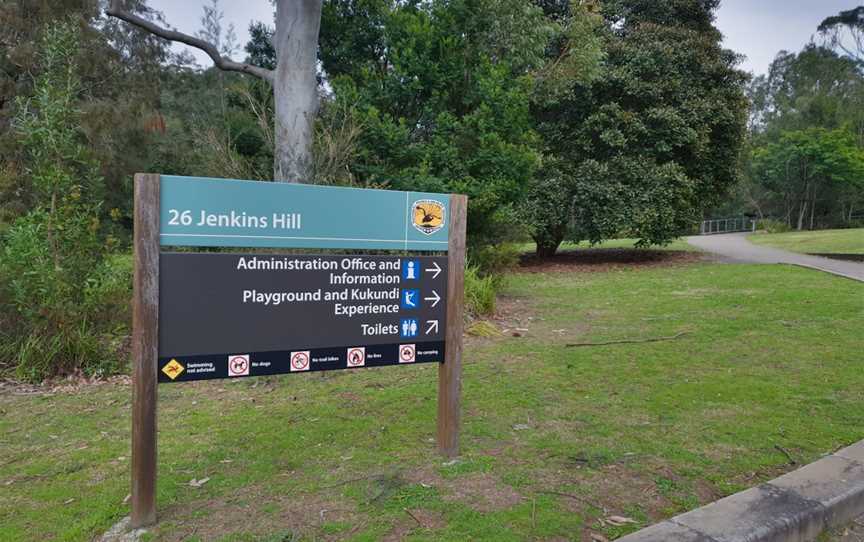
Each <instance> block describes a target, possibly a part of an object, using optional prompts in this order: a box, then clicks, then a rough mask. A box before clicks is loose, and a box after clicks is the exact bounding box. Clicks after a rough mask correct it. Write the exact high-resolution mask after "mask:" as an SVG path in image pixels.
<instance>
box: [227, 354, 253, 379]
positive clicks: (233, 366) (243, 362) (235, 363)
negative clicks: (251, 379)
mask: <svg viewBox="0 0 864 542" xmlns="http://www.w3.org/2000/svg"><path fill="white" fill-rule="evenodd" d="M228 376H249V354H244V355H234V356H228Z"/></svg>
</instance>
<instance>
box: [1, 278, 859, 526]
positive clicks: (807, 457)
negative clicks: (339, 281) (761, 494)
mask: <svg viewBox="0 0 864 542" xmlns="http://www.w3.org/2000/svg"><path fill="white" fill-rule="evenodd" d="M508 285H509V286H508V291H507V296H506V297H505V298H504V299H502V307H503V308H504V310H505V311H506V312H505V314H504V316H503V318H504V323H503V324H502V327H505V328H507V329H514V328H516V327H518V328H520V329H521V330H522V331H520V332H519V335H520V336H519V337H515V336H512V335H513V334H512V333H511V332H508V333H506V334H505V336H503V337H499V338H493V339H490V338H484V339H471V340H469V342H468V343H467V345H466V348H465V355H464V360H465V365H464V382H463V397H464V401H463V432H462V450H463V454H462V457H461V459H460V460H459V461H458V462H456V463H448V462H444V461H443V460H442V459H440V458H438V457H437V456H436V454H435V452H434V444H433V442H432V438H433V437H434V434H435V388H436V382H437V377H436V374H437V373H436V368H435V367H434V366H429V365H425V366H416V367H399V368H383V369H367V370H363V371H356V372H350V373H349V372H336V373H326V374H323V375H322V374H320V373H314V374H305V375H293V376H286V377H279V378H269V379H266V378H261V379H248V380H241V381H217V382H210V383H196V384H183V385H181V384H176V385H163V386H161V387H160V388H159V401H160V403H159V486H158V487H159V490H158V491H159V493H158V497H159V500H158V503H159V516H160V524H159V526H158V527H157V528H156V529H154V530H152V531H151V532H150V533H149V535H148V539H149V540H235V541H240V540H272V541H277V540H291V539H292V537H296V539H302V540H336V539H339V540H358V541H361V540H362V541H365V540H368V541H372V540H380V539H382V538H384V537H386V536H388V535H391V536H394V537H398V536H405V537H407V538H409V539H410V540H453V541H457V540H467V539H473V540H494V541H501V540H514V541H515V540H526V539H535V540H544V539H573V538H576V539H579V538H580V537H581V538H582V539H585V538H586V537H587V536H588V533H589V532H597V533H603V534H605V535H606V536H607V537H610V538H613V537H616V536H620V535H622V534H625V533H626V532H630V531H633V530H635V529H637V528H639V527H641V526H644V525H647V524H649V523H651V522H653V521H656V520H659V519H661V518H665V517H669V516H671V515H674V514H676V513H679V512H681V511H683V510H687V509H690V508H693V507H695V506H698V505H699V504H703V503H706V502H709V501H711V500H714V499H716V498H718V497H720V496H722V495H725V494H728V493H731V492H734V491H737V490H740V489H743V488H745V487H748V486H751V485H754V484H757V483H759V482H761V481H764V480H767V479H770V478H773V477H774V476H776V475H777V474H779V473H781V472H784V471H786V470H790V469H791V468H793V467H791V466H789V465H788V463H787V458H786V457H785V456H784V455H783V454H782V453H781V452H779V451H778V449H777V448H776V446H780V447H782V448H783V449H785V450H787V451H789V453H791V454H792V455H793V457H794V458H795V459H796V461H798V462H799V463H805V462H808V461H811V460H814V459H816V458H818V457H819V456H820V455H821V454H823V453H826V452H829V451H832V450H834V449H836V448H837V447H839V446H842V445H846V444H850V443H852V442H854V441H857V440H858V439H861V438H864V411H862V409H861V408H860V405H861V404H862V402H864V371H861V366H860V362H861V352H862V351H864V336H862V334H861V332H860V331H861V329H862V328H864V286H862V285H861V284H860V283H857V282H853V281H850V280H847V279H842V278H837V277H833V276H830V275H827V274H823V273H819V272H816V271H812V270H806V269H800V268H794V267H784V266H753V265H709V264H696V265H689V266H681V267H674V268H663V269H649V270H625V271H612V272H607V273H590V274H583V275H579V274H573V273H549V274H537V273H531V274H528V273H526V274H517V275H515V276H514V277H512V278H511V279H510V280H509V281H508ZM526 329H527V331H524V330H526ZM680 331H689V332H690V334H689V335H685V336H683V337H681V338H680V339H678V340H675V341H666V342H656V343H647V344H641V345H638V344H629V345H628V344H622V345H614V346H603V347H584V348H567V347H566V346H565V344H567V343H572V342H585V341H592V342H596V341H604V340H614V339H623V338H640V337H643V338H644V337H656V336H669V335H673V334H675V333H677V332H680ZM129 403H130V395H129V386H128V384H119V383H107V384H102V385H98V386H86V387H83V388H81V389H80V390H77V391H73V392H69V391H58V392H56V393H53V394H47V395H38V396H32V395H31V396H21V395H14V394H10V393H4V394H2V395H0V540H90V539H91V538H92V537H93V536H95V535H98V534H99V533H101V532H103V531H104V530H106V529H107V528H108V527H110V525H112V524H113V523H114V522H115V521H117V520H119V519H120V518H121V517H123V516H124V515H126V514H128V504H125V503H124V498H125V497H126V495H127V493H128V486H129V484H128V472H129V425H130V423H129V416H130V414H129V408H130V404H129ZM205 477H209V478H210V480H209V481H208V482H207V483H206V484H204V485H203V486H202V487H198V488H195V487H191V486H190V485H189V481H190V480H192V479H201V478H205ZM409 513H410V515H409ZM608 515H623V516H627V517H630V518H633V519H634V520H635V521H637V523H636V524H635V525H625V526H614V525H611V524H609V523H608V522H607V523H605V524H601V523H600V519H602V518H603V517H606V516H608ZM412 516H413V517H412Z"/></svg>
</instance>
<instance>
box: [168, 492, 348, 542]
mask: <svg viewBox="0 0 864 542" xmlns="http://www.w3.org/2000/svg"><path fill="white" fill-rule="evenodd" d="M264 495H267V492H265V491H262V490H261V489H260V488H257V487H255V486H248V487H245V488H243V489H241V490H238V491H236V492H233V493H231V494H230V495H224V496H221V497H216V498H213V499H202V500H199V501H195V502H192V503H188V504H186V505H182V506H175V507H170V508H167V509H165V510H164V511H163V512H162V513H161V515H160V518H159V522H160V527H157V528H156V529H155V530H154V534H155V535H156V537H157V538H158V539H159V540H164V541H178V542H179V541H182V540H187V539H189V538H191V537H198V538H200V539H201V540H216V539H219V538H221V537H224V536H225V535H226V534H228V533H244V534H253V535H261V536H263V535H270V534H273V533H278V532H286V533H291V535H292V536H294V537H296V538H301V537H304V536H313V535H314V538H315V539H317V540H331V539H332V540H335V539H338V538H340V537H342V536H344V535H345V533H341V534H339V535H335V534H334V535H333V536H331V537H328V536H326V535H325V536H322V533H321V532H320V528H321V526H322V525H323V524H324V523H327V522H342V521H345V522H348V521H354V520H356V519H357V507H356V506H355V505H354V504H353V503H351V502H348V501H344V500H339V499H324V498H322V497H320V496H317V495H302V494H292V495H284V496H276V497H274V496H272V495H267V496H266V497H265V496H264ZM251 517H254V518H255V521H254V523H253V522H250V521H249V518H251ZM357 525H358V527H359V526H362V524H361V523H358V524H357ZM166 527H167V528H166ZM355 529H356V527H355Z"/></svg>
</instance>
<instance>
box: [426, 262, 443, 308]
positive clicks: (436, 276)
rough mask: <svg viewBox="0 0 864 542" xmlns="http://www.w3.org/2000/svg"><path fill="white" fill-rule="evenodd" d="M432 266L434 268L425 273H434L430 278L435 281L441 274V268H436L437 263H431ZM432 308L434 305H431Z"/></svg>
mask: <svg viewBox="0 0 864 542" xmlns="http://www.w3.org/2000/svg"><path fill="white" fill-rule="evenodd" d="M432 265H434V266H435V267H433V268H431V269H427V270H426V272H427V273H435V274H434V275H432V278H433V279H437V278H438V275H440V274H441V267H439V266H438V262H432ZM432 306H433V307H434V306H435V305H432Z"/></svg>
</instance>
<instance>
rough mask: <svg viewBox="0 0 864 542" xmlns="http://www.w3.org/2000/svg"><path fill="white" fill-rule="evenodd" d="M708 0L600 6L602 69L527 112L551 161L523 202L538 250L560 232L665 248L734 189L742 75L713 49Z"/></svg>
mask: <svg viewBox="0 0 864 542" xmlns="http://www.w3.org/2000/svg"><path fill="white" fill-rule="evenodd" d="M715 4H716V2H704V1H696V0H692V1H690V0H678V1H675V2H637V1H618V2H604V4H603V10H602V15H603V21H602V24H599V25H597V26H596V28H597V30H596V31H597V32H598V33H599V34H600V36H601V37H602V43H603V49H604V51H605V53H606V56H605V59H604V60H603V62H602V64H601V70H602V71H601V73H600V74H599V75H597V76H596V77H593V78H591V79H589V80H587V81H585V80H578V79H577V80H574V81H572V83H573V84H572V87H571V88H570V89H569V91H568V92H566V93H563V94H561V95H558V96H555V97H554V98H553V99H550V98H548V97H546V96H543V98H544V99H543V100H538V101H537V104H536V107H535V110H536V118H537V120H538V125H537V127H538V130H539V131H540V133H541V134H542V137H543V142H544V145H545V150H546V152H547V153H548V154H549V155H550V157H551V158H552V159H551V160H547V164H548V166H549V167H547V168H545V169H544V170H543V171H542V173H541V175H539V176H538V178H537V179H536V181H535V186H534V187H533V189H532V191H531V197H530V198H529V206H528V210H529V213H530V216H531V217H532V218H533V220H534V222H535V230H534V238H535V240H536V241H537V243H538V250H539V251H541V252H543V253H547V254H548V253H554V251H555V250H556V249H557V246H558V244H560V242H561V241H562V240H563V239H564V238H565V237H569V238H571V239H572V240H574V241H581V240H589V241H591V242H599V241H601V240H602V239H606V238H610V237H615V236H618V235H621V234H625V235H626V236H628V237H635V238H638V239H640V240H641V243H643V244H662V243H665V242H668V241H669V240H670V239H672V238H674V237H676V236H678V235H680V234H681V233H682V232H685V231H688V230H689V228H690V227H691V226H692V224H693V223H694V222H695V221H696V220H698V217H699V216H700V214H701V211H702V210H703V209H704V208H706V207H707V206H710V205H711V204H712V203H716V202H718V201H719V199H720V198H721V197H722V196H723V195H724V194H725V193H726V191H727V190H728V189H729V188H730V187H732V186H734V184H735V183H736V181H737V179H738V172H737V168H736V158H737V155H738V152H739V151H740V148H741V142H742V140H743V135H744V126H745V119H746V107H747V104H746V100H745V97H744V93H743V85H744V82H745V74H743V73H742V72H739V71H737V70H736V69H735V66H736V64H737V58H736V56H735V55H734V54H733V53H732V52H730V51H727V50H724V49H722V48H721V46H720V34H719V32H718V31H717V30H716V29H715V28H714V27H713V25H712V21H713V13H712V10H713V8H714V7H715ZM550 193H551V194H553V195H552V197H551V199H550V198H549V196H548V195H549V194H550Z"/></svg>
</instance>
